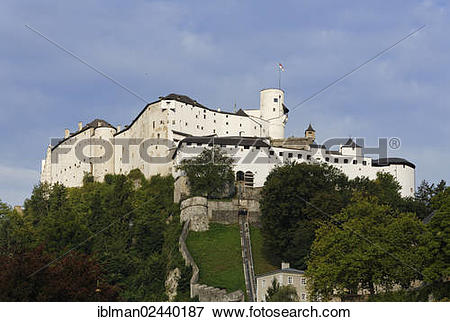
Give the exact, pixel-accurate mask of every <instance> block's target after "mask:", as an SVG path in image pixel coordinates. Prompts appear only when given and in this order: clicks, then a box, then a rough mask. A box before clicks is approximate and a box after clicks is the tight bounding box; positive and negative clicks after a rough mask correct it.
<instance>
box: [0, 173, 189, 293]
mask: <svg viewBox="0 0 450 322" xmlns="http://www.w3.org/2000/svg"><path fill="white" fill-rule="evenodd" d="M173 182H174V180H173V178H172V177H171V176H166V177H163V176H155V177H152V178H151V179H150V180H147V179H146V178H145V177H144V176H143V174H142V173H141V172H140V171H139V170H133V171H132V172H131V173H130V175H129V176H124V175H108V176H105V180H104V182H101V183H100V182H94V181H93V180H85V182H84V185H83V186H82V187H80V188H67V187H64V186H63V185H61V184H55V185H48V184H39V185H37V186H36V187H35V188H34V190H33V193H32V195H31V196H30V198H29V199H27V200H26V201H25V204H24V206H25V209H24V215H23V216H22V215H21V214H18V213H17V212H15V211H11V210H10V209H9V207H1V205H0V207H1V209H5V215H4V216H2V219H0V256H7V257H8V258H11V261H9V262H7V264H8V265H10V266H8V267H16V266H17V265H19V264H20V265H23V266H24V271H22V273H21V275H18V276H17V278H16V280H15V281H16V282H15V283H16V284H15V285H20V286H19V287H24V291H23V293H20V294H19V293H17V294H15V293H14V292H13V290H9V291H8V292H10V293H11V292H13V293H14V294H15V295H14V294H12V293H11V294H12V295H11V294H10V295H8V296H9V298H18V299H19V298H20V299H24V300H25V299H28V300H38V299H39V300H43V301H53V300H56V299H58V298H61V300H69V299H72V300H76V301H78V300H97V299H99V300H100V299H101V298H102V297H101V296H102V295H101V294H97V293H98V292H97V293H95V294H94V295H95V297H89V299H88V298H86V299H85V298H84V297H81V295H79V294H78V293H77V291H76V290H75V289H73V290H70V289H68V291H67V292H66V293H63V294H62V293H61V292H63V289H62V288H61V289H60V288H58V285H54V284H52V280H51V279H52V278H53V279H54V280H55V283H57V284H58V283H59V284H61V285H65V282H61V281H60V279H59V278H60V277H59V276H60V275H67V280H68V281H73V280H75V281H77V283H79V285H81V286H82V287H84V286H83V285H84V284H82V283H81V282H82V281H78V279H80V278H81V277H80V276H81V275H77V274H78V273H77V272H76V271H74V272H72V271H70V269H69V266H70V265H69V263H70V264H71V265H72V264H73V265H74V266H79V267H80V269H81V266H82V265H84V264H83V263H85V261H89V262H93V263H95V265H94V264H92V265H94V266H92V265H91V266H89V265H90V264H86V268H88V269H90V268H92V269H93V270H94V272H97V271H96V270H95V269H94V267H102V270H101V274H100V275H99V274H97V275H98V276H99V277H98V279H99V283H100V289H101V290H102V294H105V295H106V294H108V293H107V289H104V288H103V285H110V286H112V287H114V289H115V290H116V292H118V293H119V294H120V297H121V299H123V300H136V301H138V300H141V301H142V300H149V301H150V300H153V301H163V300H166V299H167V297H166V295H165V286H164V280H165V277H166V274H167V272H168V271H169V270H170V269H173V268H174V267H184V261H183V259H182V257H181V254H180V253H179V251H178V237H179V232H180V230H181V224H180V221H179V214H178V211H179V210H178V208H177V205H176V204H174V203H173ZM6 209H7V211H6ZM38 245H44V246H41V248H39V251H37V250H36V249H37V248H36V247H37V246H38ZM69 249H75V251H76V252H77V253H76V255H75V257H74V258H72V257H69V256H68V257H64V258H63V259H62V260H58V261H56V262H55V263H54V265H53V264H52V265H51V266H50V267H48V268H46V269H45V270H42V271H40V272H38V273H37V274H36V275H34V276H33V277H32V278H31V280H30V279H27V276H28V275H27V273H28V272H29V271H31V270H32V269H31V268H27V267H28V266H30V267H32V268H36V269H37V268H39V267H42V266H43V265H45V264H47V263H48V262H50V261H51V260H52V259H55V258H58V257H59V256H60V255H62V254H64V253H65V252H66V251H67V250H69ZM70 254H72V252H71V253H70ZM2 258H3V257H2ZM5 258H6V257H5ZM25 260H27V262H24V261H25ZM71 260H73V262H70V261H71ZM5 263H6V262H5ZM59 263H63V264H64V265H65V263H67V266H64V265H63V266H62V267H60V266H58V265H59ZM2 264H3V263H2ZM58 267H59V268H58ZM50 273H51V274H53V275H48V274H50ZM186 274H188V273H187V272H185V275H186ZM5 276H6V275H5ZM8 276H9V277H5V279H4V280H8V279H9V278H10V277H11V275H8ZM49 276H51V277H49ZM55 276H57V278H55ZM89 276H90V275H89V274H88V273H87V278H88V280H87V281H86V283H88V284H86V285H89V290H87V286H86V287H84V288H80V292H81V293H82V294H87V293H86V292H87V291H89V292H91V291H92V289H91V288H90V287H91V285H94V286H95V285H96V283H97V278H96V279H94V278H89ZM184 278H185V280H187V281H188V280H189V278H190V277H189V278H188V276H187V275H186V276H184ZM80 283H81V284H80ZM5 285H6V286H5V290H6V289H8V287H12V286H11V285H12V284H5ZM27 287H28V288H27ZM184 287H186V285H184ZM36 290H38V291H36ZM94 290H95V288H94ZM84 291H86V292H84ZM0 292H2V290H0ZM8 292H6V293H5V294H9V293H8ZM37 292H38V293H39V294H37ZM61 294H62V295H61ZM89 294H91V293H89ZM186 294H189V289H187V291H185V292H184V295H186ZM108 298H110V297H109V296H108ZM110 299H111V300H113V299H117V297H115V298H114V297H112V298H110ZM182 299H185V298H184V297H183V298H182Z"/></svg>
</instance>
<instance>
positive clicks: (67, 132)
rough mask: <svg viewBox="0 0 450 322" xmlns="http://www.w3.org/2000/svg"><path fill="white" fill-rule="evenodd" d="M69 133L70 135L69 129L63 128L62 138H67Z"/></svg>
mask: <svg viewBox="0 0 450 322" xmlns="http://www.w3.org/2000/svg"><path fill="white" fill-rule="evenodd" d="M69 135H70V131H69V129H65V130H64V138H65V139H67V138H68V137H69Z"/></svg>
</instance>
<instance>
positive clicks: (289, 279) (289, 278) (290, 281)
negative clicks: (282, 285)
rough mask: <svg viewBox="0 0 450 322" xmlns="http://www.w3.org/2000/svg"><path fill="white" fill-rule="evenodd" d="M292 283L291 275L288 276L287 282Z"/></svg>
mask: <svg viewBox="0 0 450 322" xmlns="http://www.w3.org/2000/svg"><path fill="white" fill-rule="evenodd" d="M293 283H294V281H293V278H292V276H288V284H293Z"/></svg>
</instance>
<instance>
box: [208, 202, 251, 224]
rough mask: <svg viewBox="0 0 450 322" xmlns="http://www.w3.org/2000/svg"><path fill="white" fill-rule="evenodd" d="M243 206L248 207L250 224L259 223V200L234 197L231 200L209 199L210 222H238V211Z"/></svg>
mask: <svg viewBox="0 0 450 322" xmlns="http://www.w3.org/2000/svg"><path fill="white" fill-rule="evenodd" d="M241 208H245V209H247V214H248V222H249V223H250V224H255V225H259V223H260V222H259V218H260V211H259V201H258V200H252V199H246V200H238V199H233V200H231V201H216V200H208V205H207V209H208V219H209V221H210V222H216V223H220V224H227V225H230V224H237V223H238V211H239V209H241Z"/></svg>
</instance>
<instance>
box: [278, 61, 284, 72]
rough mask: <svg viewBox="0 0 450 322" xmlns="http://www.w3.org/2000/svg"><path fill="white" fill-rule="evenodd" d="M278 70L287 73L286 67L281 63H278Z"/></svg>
mask: <svg viewBox="0 0 450 322" xmlns="http://www.w3.org/2000/svg"><path fill="white" fill-rule="evenodd" d="M278 68H279V69H280V70H281V71H282V72H284V71H286V70H285V69H284V66H283V65H281V64H280V63H278Z"/></svg>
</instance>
